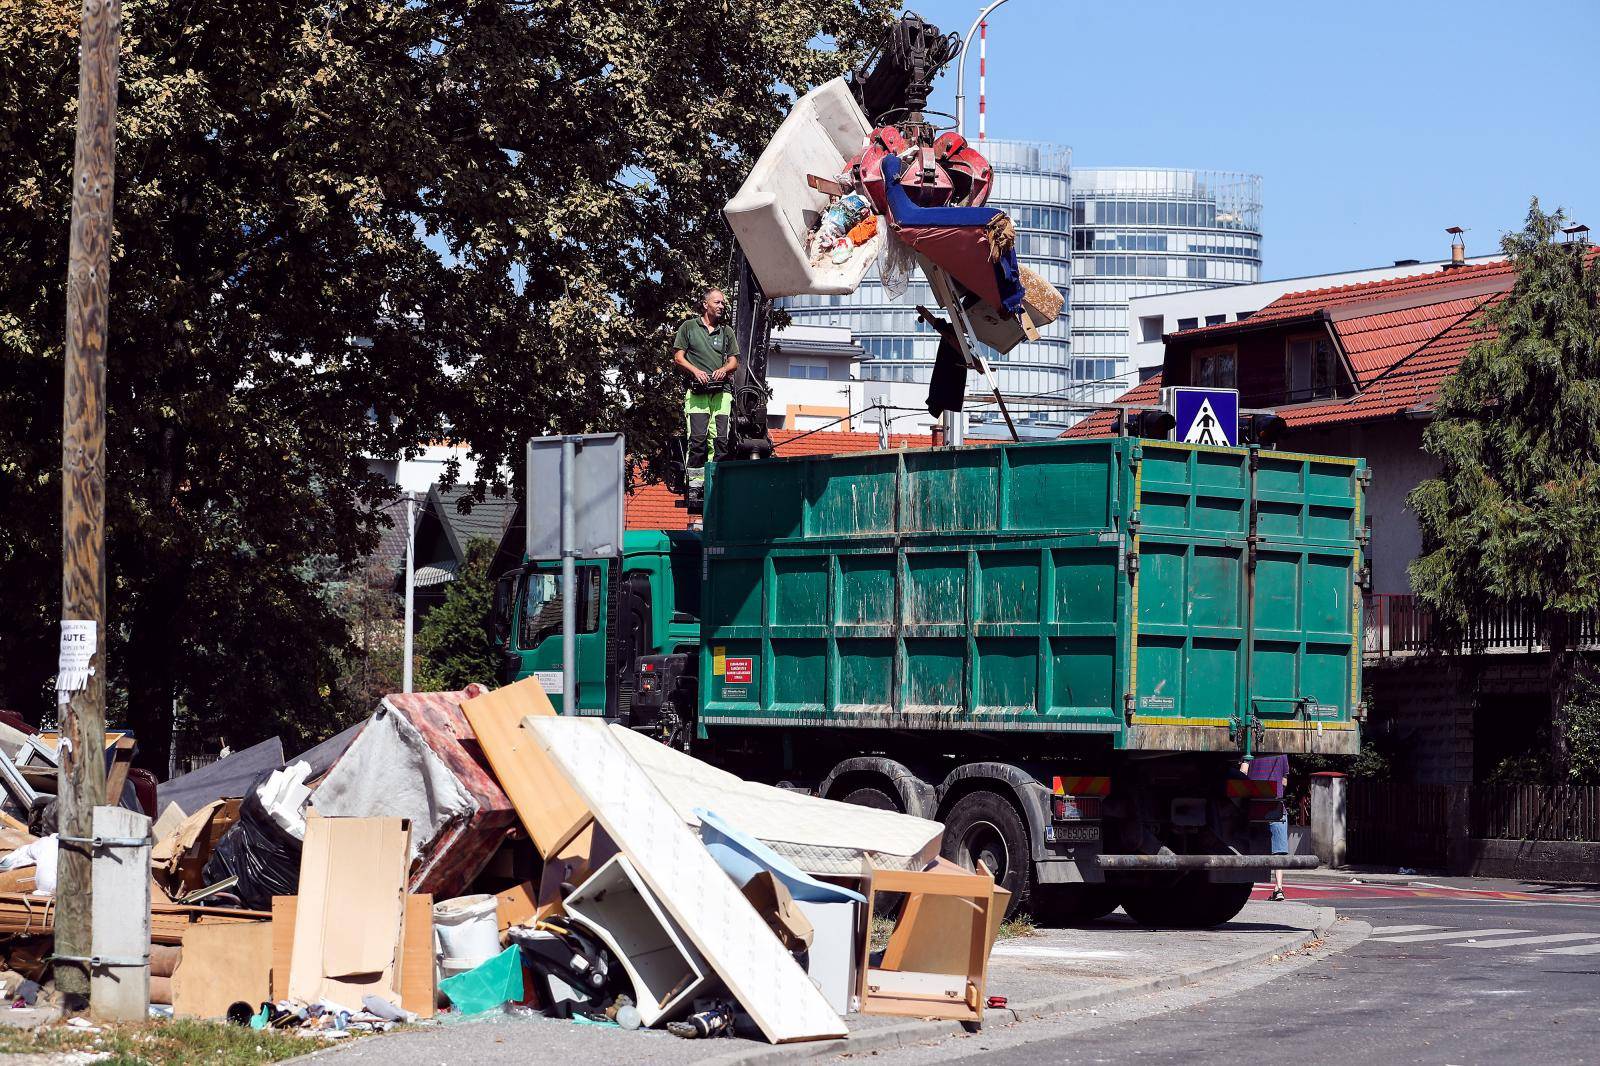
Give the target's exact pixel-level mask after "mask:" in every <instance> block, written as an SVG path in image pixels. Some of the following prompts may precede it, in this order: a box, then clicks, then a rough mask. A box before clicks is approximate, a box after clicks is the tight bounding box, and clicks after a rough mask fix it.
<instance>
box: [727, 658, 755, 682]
mask: <svg viewBox="0 0 1600 1066" xmlns="http://www.w3.org/2000/svg"><path fill="white" fill-rule="evenodd" d="M754 672H755V662H754V660H752V659H729V660H727V663H726V668H725V670H724V672H723V680H724V681H726V682H727V683H728V684H730V685H748V684H749V683H750V679H751V675H752V674H753V673H754Z"/></svg>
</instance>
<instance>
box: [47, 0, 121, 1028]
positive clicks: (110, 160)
mask: <svg viewBox="0 0 1600 1066" xmlns="http://www.w3.org/2000/svg"><path fill="white" fill-rule="evenodd" d="M121 29H122V4H121V0H83V22H82V27H81V32H80V36H79V44H78V135H77V146H76V148H75V150H74V153H73V161H72V235H71V242H70V246H69V248H68V252H67V341H66V362H65V374H64V375H63V378H64V382H65V388H64V389H63V391H62V399H61V659H60V663H59V670H58V672H57V676H56V705H57V706H56V712H57V717H58V718H59V719H60V726H61V748H60V750H61V770H60V776H59V778H58V782H57V790H58V793H59V797H58V819H57V824H58V827H59V831H60V834H61V838H62V842H61V858H60V874H59V881H58V884H57V888H56V928H55V951H56V955H57V957H58V959H59V958H60V957H62V956H65V957H67V958H68V959H71V958H76V959H79V960H86V959H87V958H88V957H90V956H92V955H93V954H94V943H93V934H92V912H93V899H92V898H91V895H90V872H89V860H90V855H91V851H90V845H89V844H88V843H87V841H88V840H89V839H90V838H92V837H93V836H94V809H95V807H97V806H100V805H101V804H103V803H105V798H106V778H105V772H106V771H105V744H106V742H105V734H106V669H105V666H106V655H105V649H106V626H105V619H106V530H105V513H106V407H105V391H106V334H107V328H108V314H107V304H108V301H109V289H110V281H111V203H112V197H111V189H112V181H113V178H114V177H115V173H116V126H117V52H118V50H119V47H120V40H119V38H120V34H121ZM69 837H75V838H78V839H77V840H68V839H67V838H69ZM63 963H64V964H58V965H57V966H56V967H55V979H56V987H57V989H59V990H60V992H61V993H62V1010H63V1013H69V1012H76V1011H79V1010H82V1009H83V1008H84V1007H85V1006H87V1005H88V999H89V970H88V967H87V965H86V963H84V962H82V961H79V962H66V961H65V960H63Z"/></svg>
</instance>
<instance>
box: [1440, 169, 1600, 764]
mask: <svg viewBox="0 0 1600 1066" xmlns="http://www.w3.org/2000/svg"><path fill="white" fill-rule="evenodd" d="M1563 221H1564V218H1563V215H1562V213H1561V212H1560V211H1557V212H1555V213H1554V214H1545V213H1544V212H1543V211H1542V210H1540V208H1539V201H1538V200H1534V201H1533V203H1532V205H1531V206H1530V207H1529V209H1528V218H1527V224H1526V225H1525V227H1524V228H1523V229H1522V230H1520V231H1519V232H1516V233H1512V234H1510V235H1509V236H1507V237H1506V238H1505V239H1504V240H1503V241H1502V242H1501V246H1502V247H1503V248H1504V250H1505V252H1506V255H1507V256H1509V257H1510V259H1511V262H1512V264H1513V265H1514V266H1515V268H1516V281H1515V284H1514V286H1513V288H1512V290H1511V292H1510V293H1509V294H1508V295H1507V296H1506V298H1505V299H1503V300H1501V301H1500V302H1499V303H1497V304H1495V305H1494V306H1492V307H1491V308H1489V310H1488V311H1487V312H1486V313H1485V315H1484V316H1483V322H1482V328H1483V329H1484V331H1485V336H1484V337H1483V339H1482V340H1480V341H1478V342H1477V343H1476V344H1474V345H1473V346H1472V349H1471V350H1470V351H1469V352H1468V354H1467V356H1466V358H1465V359H1464V360H1462V363H1461V367H1460V369H1459V370H1458V371H1457V372H1456V373H1455V375H1454V376H1453V377H1451V378H1450V379H1449V380H1448V381H1447V382H1446V383H1445V385H1444V386H1443V387H1442V388H1441V389H1440V392H1439V397H1438V400H1437V402H1436V403H1435V407H1434V419H1433V421H1432V423H1431V424H1430V425H1429V426H1428V428H1427V430H1426V431H1425V432H1424V434H1423V447H1424V448H1425V449H1426V450H1427V451H1428V452H1429V453H1431V454H1432V455H1434V456H1435V457H1437V458H1438V460H1439V463H1440V467H1441V469H1440V473H1439V476H1438V477H1437V478H1434V479H1432V480H1429V481H1425V482H1423V483H1422V484H1420V485H1418V486H1417V488H1416V489H1415V490H1413V491H1412V493H1411V496H1410V504H1411V506H1412V507H1413V508H1414V509H1415V511H1416V513H1417V517H1418V520H1419V522H1420V524H1421V527H1422V534H1423V545H1424V548H1425V554H1423V555H1422V556H1421V557H1420V558H1418V559H1417V560H1416V561H1415V562H1413V563H1412V564H1411V581H1412V586H1413V587H1414V588H1415V589H1416V590H1417V594H1418V595H1419V596H1421V597H1422V599H1423V601H1424V602H1426V603H1427V604H1428V606H1429V607H1430V608H1432V609H1433V611H1434V612H1435V614H1436V616H1437V617H1438V618H1439V620H1440V621H1441V622H1442V623H1443V624H1445V625H1446V626H1449V627H1452V629H1453V630H1454V631H1455V632H1460V631H1462V630H1464V628H1465V627H1466V626H1467V625H1468V623H1470V622H1471V621H1472V620H1474V619H1477V618H1481V617H1485V616H1487V615H1490V614H1493V613H1496V612H1500V611H1515V612H1519V613H1523V614H1525V615H1527V616H1529V617H1532V618H1534V619H1536V620H1537V623H1538V626H1539V628H1540V631H1541V633H1542V635H1543V636H1544V638H1545V640H1546V641H1547V642H1548V644H1549V647H1550V669H1549V684H1550V730H1549V735H1550V745H1549V757H1550V763H1551V768H1552V770H1553V773H1554V776H1555V777H1556V779H1557V780H1564V779H1565V778H1566V776H1567V774H1568V771H1569V768H1570V763H1571V753H1570V751H1569V747H1568V740H1567V734H1568V730H1567V728H1566V725H1565V720H1566V711H1567V703H1568V690H1569V687H1570V686H1571V683H1572V680H1573V677H1574V676H1575V670H1576V668H1577V665H1578V663H1577V655H1576V652H1575V651H1574V648H1573V645H1574V638H1575V636H1576V626H1577V624H1578V622H1579V621H1580V619H1582V618H1583V617H1584V616H1585V615H1587V614H1591V613H1592V612H1594V611H1595V610H1596V609H1600V265H1597V259H1596V256H1595V255H1594V253H1593V250H1592V249H1590V248H1589V247H1588V246H1587V245H1585V244H1583V243H1581V242H1575V241H1559V242H1558V241H1557V240H1556V239H1555V238H1556V236H1557V234H1558V232H1559V231H1560V229H1561V223H1562V222H1563Z"/></svg>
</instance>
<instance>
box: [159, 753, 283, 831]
mask: <svg viewBox="0 0 1600 1066" xmlns="http://www.w3.org/2000/svg"><path fill="white" fill-rule="evenodd" d="M282 765H283V741H281V740H279V739H278V738H277V737H273V738H272V739H271V740H263V741H262V742H261V743H259V744H256V745H253V746H252V747H248V748H245V749H244V750H243V751H236V752H234V753H233V754H232V755H230V756H228V757H227V758H226V759H218V760H217V761H216V762H214V763H212V764H211V765H210V766H202V767H200V769H198V770H196V771H194V772H193V773H189V774H183V775H182V776H180V777H174V778H173V779H172V780H171V781H168V782H167V783H166V784H164V785H162V786H161V787H160V788H158V789H157V790H156V810H157V813H159V812H161V811H164V810H166V809H167V804H169V803H176V804H177V805H178V806H179V807H180V808H181V809H182V810H183V813H184V814H193V813H194V812H195V811H197V810H199V809H200V808H201V807H204V806H205V805H206V804H208V803H210V802H211V801H212V800H219V799H238V798H239V797H241V796H243V795H244V794H245V792H247V791H248V790H249V788H250V786H251V784H252V783H253V782H255V780H256V779H257V778H259V777H261V776H262V774H263V772H264V771H268V770H276V769H278V768H279V767H281V766H282Z"/></svg>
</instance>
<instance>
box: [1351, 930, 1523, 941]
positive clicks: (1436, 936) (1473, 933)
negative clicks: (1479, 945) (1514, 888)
mask: <svg viewBox="0 0 1600 1066" xmlns="http://www.w3.org/2000/svg"><path fill="white" fill-rule="evenodd" d="M1526 932H1527V930H1526V929H1463V930H1461V931H1460V932H1458V933H1413V934H1412V935H1410V936H1375V937H1372V938H1371V939H1373V940H1375V941H1377V942H1379V943H1381V944H1421V943H1423V942H1424V941H1428V940H1465V939H1467V938H1468V937H1478V936H1500V935H1501V934H1503V933H1526Z"/></svg>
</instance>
